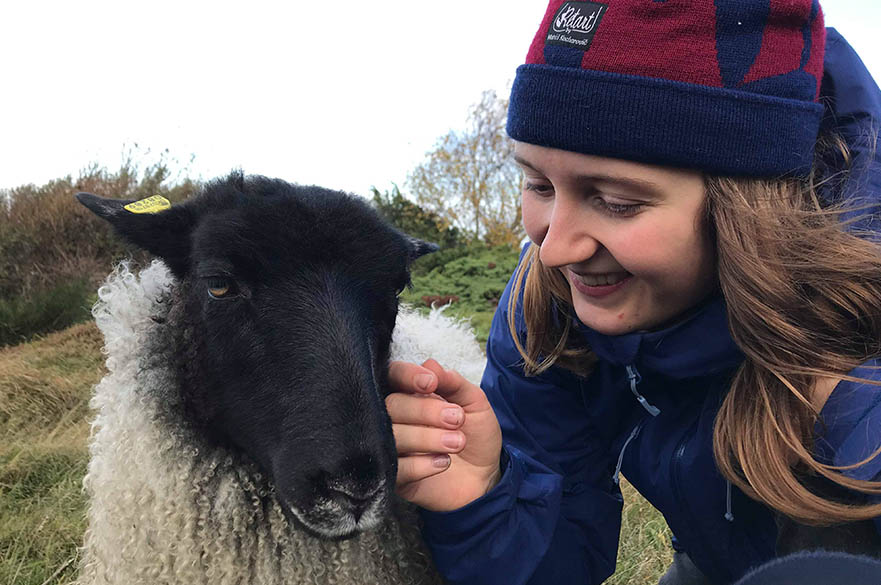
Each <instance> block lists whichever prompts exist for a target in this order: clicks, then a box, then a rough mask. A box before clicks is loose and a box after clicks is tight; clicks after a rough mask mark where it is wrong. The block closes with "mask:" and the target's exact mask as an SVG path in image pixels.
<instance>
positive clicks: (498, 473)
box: [483, 448, 508, 495]
mask: <svg viewBox="0 0 881 585" xmlns="http://www.w3.org/2000/svg"><path fill="white" fill-rule="evenodd" d="M506 467H508V453H507V452H505V449H504V448H503V449H502V450H501V452H500V453H499V464H498V466H497V467H496V469H495V471H494V472H493V474H492V475H491V476H490V477H489V480H488V481H487V484H486V490H485V491H484V492H483V495H486V494H488V493H489V492H491V491H492V489H493V488H494V487H496V486H497V485H498V484H499V482H500V481H502V474H504V472H505V468H506Z"/></svg>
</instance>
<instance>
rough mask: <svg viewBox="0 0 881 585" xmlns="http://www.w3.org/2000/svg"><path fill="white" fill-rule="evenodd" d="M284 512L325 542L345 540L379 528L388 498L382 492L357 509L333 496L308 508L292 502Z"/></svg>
mask: <svg viewBox="0 0 881 585" xmlns="http://www.w3.org/2000/svg"><path fill="white" fill-rule="evenodd" d="M282 507H283V509H284V510H285V512H286V513H288V514H289V516H290V517H292V518H293V519H294V520H295V521H296V522H297V523H298V524H300V525H301V526H302V527H303V528H304V529H305V530H306V531H307V532H309V533H310V534H312V535H313V536H315V537H317V538H322V539H325V540H345V539H347V538H353V537H355V536H357V535H358V534H360V533H362V532H365V531H367V530H373V529H374V528H376V527H377V526H379V525H380V524H381V523H382V521H383V519H384V518H385V516H386V513H387V511H388V507H389V499H388V496H387V493H386V490H382V491H380V492H379V493H377V494H376V495H375V496H373V497H372V498H371V499H369V500H367V501H365V502H364V503H363V504H362V505H361V506H358V508H357V509H353V508H352V507H351V506H346V505H344V504H342V503H341V502H340V501H339V500H338V499H336V498H333V497H330V496H328V497H320V498H317V499H316V500H315V502H314V503H313V504H312V505H311V506H310V507H308V508H302V507H299V506H297V505H295V504H293V503H285V504H283V506H282Z"/></svg>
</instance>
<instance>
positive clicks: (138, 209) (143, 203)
mask: <svg viewBox="0 0 881 585" xmlns="http://www.w3.org/2000/svg"><path fill="white" fill-rule="evenodd" d="M125 209H126V210H127V211H131V212H132V213H159V212H160V211H165V210H166V209H171V201H169V200H168V199H166V198H165V197H163V196H162V195H153V196H152V197H147V198H146V199H141V200H140V201H135V202H134V203H129V204H128V205H126V206H125Z"/></svg>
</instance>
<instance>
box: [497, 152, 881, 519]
mask: <svg viewBox="0 0 881 585" xmlns="http://www.w3.org/2000/svg"><path fill="white" fill-rule="evenodd" d="M829 144H833V145H834V146H835V147H836V149H837V151H838V152H839V153H840V154H842V155H843V156H844V157H845V159H846V158H847V152H846V147H845V146H844V144H843V142H841V141H840V140H833V141H823V142H822V143H820V147H819V148H820V149H822V150H819V152H824V153H828V151H829V150H828V145H829ZM818 160H821V159H819V158H818ZM816 168H817V169H819V168H820V167H819V166H818V167H816ZM819 174H820V173H819V171H818V170H816V169H815V172H814V173H813V174H812V175H811V176H810V177H809V178H808V179H807V180H805V179H796V178H791V179H750V178H730V177H706V179H705V185H706V192H707V200H706V204H705V211H706V220H707V221H706V224H707V229H709V230H711V232H712V234H713V236H714V239H715V244H716V255H717V272H718V283H719V287H720V289H721V292H722V295H723V296H724V298H725V301H726V303H727V307H728V323H729V329H730V332H731V335H732V337H733V339H734V341H735V343H737V345H738V346H739V347H740V349H741V350H742V351H743V353H744V355H745V356H746V359H745V360H744V362H743V364H742V365H741V366H740V367H739V369H738V371H737V372H736V374H735V376H734V378H733V381H732V383H731V387H730V389H729V391H728V394H727V396H726V398H725V400H724V401H723V404H722V406H721V409H720V411H719V414H718V416H717V418H716V426H715V432H714V437H713V449H714V453H715V458H716V462H717V465H718V466H719V469H720V470H721V471H722V473H723V474H724V475H725V477H726V478H728V479H729V480H731V481H732V482H733V483H734V484H736V485H737V486H738V487H739V488H740V489H741V490H743V491H744V493H746V494H747V495H749V496H751V497H752V498H755V499H757V500H760V501H762V502H764V503H765V504H767V505H768V506H770V507H772V508H774V509H776V510H778V511H779V512H781V513H783V514H785V515H787V516H789V517H792V518H794V519H796V520H798V521H801V522H805V523H810V524H818V525H822V524H833V523H837V522H849V521H856V520H863V519H867V518H873V517H875V516H879V515H881V504H875V505H868V504H861V503H845V502H841V501H837V500H833V499H830V498H828V497H824V496H823V495H821V494H818V493H815V491H813V490H812V489H810V488H808V487H807V486H806V481H805V479H806V478H809V477H810V476H814V477H816V476H822V477H825V478H827V479H828V480H831V481H832V482H834V483H836V484H838V485H840V486H843V487H845V488H849V489H852V490H856V491H858V492H862V493H866V494H881V482H871V481H861V480H855V479H851V478H849V477H847V476H845V475H844V474H843V473H842V471H844V470H847V469H852V468H855V467H857V466H858V465H860V464H861V463H864V462H856V463H855V464H854V465H851V466H848V467H835V466H832V465H827V464H823V463H820V462H818V461H816V460H815V459H814V457H813V456H812V454H811V451H812V441H813V429H814V425H815V423H816V422H817V420H818V417H819V409H818V408H817V406H816V405H815V404H814V403H813V402H812V400H811V398H812V390H813V388H814V385H815V384H816V382H817V381H818V380H821V379H824V378H826V379H829V378H832V379H839V378H842V379H847V380H856V379H855V378H852V377H850V376H848V375H847V372H849V371H850V370H852V369H853V368H854V367H856V366H858V365H860V364H861V363H863V362H864V361H866V360H868V359H869V358H873V357H878V356H881V246H879V245H878V244H875V243H873V242H872V241H870V240H869V239H866V238H861V237H858V236H857V235H855V234H854V233H849V232H848V231H847V230H845V229H844V224H843V222H842V221H840V219H839V217H840V215H841V211H842V208H841V207H838V206H831V207H830V206H825V207H824V206H823V205H822V204H821V201H820V198H819V196H818V192H819V187H820V184H821V182H825V183H826V188H828V189H829V190H830V191H832V190H834V187H833V185H832V184H831V183H832V182H836V183H837V184H838V185H839V189H840V188H845V187H846V186H847V183H846V182H845V181H844V180H843V179H841V177H838V178H836V179H830V178H826V179H823V180H822V181H821V179H820V178H819ZM538 252H539V247H538V246H532V247H531V248H530V249H529V250H528V252H527V254H526V256H525V257H524V259H523V262H521V265H520V266H519V267H518V270H517V272H516V273H515V282H514V286H513V293H512V295H511V298H510V303H509V306H508V326H509V328H510V330H511V334H512V336H513V338H514V342H515V344H516V346H517V349H518V351H519V352H520V354H521V356H522V357H523V360H524V370H525V371H526V373H527V375H534V374H537V373H540V372H542V371H544V370H545V369H547V368H549V367H550V366H551V365H555V364H556V365H558V366H560V367H563V368H566V369H568V370H571V371H573V372H576V373H578V374H581V375H587V374H588V373H589V372H590V371H591V369H592V367H593V364H594V363H595V361H596V358H595V356H593V354H592V352H591V351H590V348H589V347H586V346H585V345H584V344H583V342H582V341H581V340H580V339H579V337H580V336H577V335H573V332H572V330H571V322H572V318H571V317H572V316H573V309H572V299H571V293H570V289H569V285H568V283H567V282H566V280H565V279H564V277H563V276H562V274H560V272H559V271H557V270H554V269H549V268H547V267H545V266H543V265H542V264H541V262H540V260H539V257H538ZM524 279H525V284H523V281H524ZM521 286H522V289H523V294H522V302H523V316H524V322H525V325H526V331H527V335H526V339H525V346H524V344H523V343H522V342H521V340H520V338H519V337H518V335H517V333H516V327H515V323H514V308H515V307H516V305H517V303H518V300H520V298H521V295H520V290H521ZM859 381H863V380H859ZM866 382H869V383H872V384H876V385H877V383H876V382H873V381H871V380H866ZM876 454H877V453H876ZM868 459H871V457H869V458H868ZM868 459H867V460H866V461H868Z"/></svg>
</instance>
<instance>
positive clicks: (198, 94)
mask: <svg viewBox="0 0 881 585" xmlns="http://www.w3.org/2000/svg"><path fill="white" fill-rule="evenodd" d="M545 7H546V3H545V2H544V1H543V0H530V1H526V0H508V1H505V2H501V1H494V2H486V1H481V0H444V1H443V2H413V1H403V0H391V1H386V2H364V1H363V0H362V1H357V2H356V1H351V0H337V1H335V2H331V1H327V2H319V1H314V2H313V1H306V0H290V1H287V2H277V3H275V2H260V1H251V2H247V3H245V2H223V1H213V2H186V1H182V0H176V1H174V2H170V1H165V0H153V1H151V2H126V1H124V0H113V1H106V2H98V1H89V0H69V1H65V2H40V1H29V2H16V3H12V2H4V3H3V7H2V8H0V55H2V57H0V79H2V91H0V161H2V162H0V188H4V187H14V186H17V185H21V184H25V183H37V184H40V183H43V182H45V181H48V180H50V179H53V178H57V177H61V176H64V175H66V174H74V175H75V174H76V173H77V172H78V171H79V170H80V169H81V168H83V167H84V166H86V165H87V164H89V163H92V162H97V163H99V164H103V165H107V166H108V167H110V168H111V169H115V168H117V167H118V165H119V163H120V161H121V159H122V153H123V151H124V149H125V148H131V147H132V146H133V145H135V144H137V145H138V146H139V150H138V151H137V152H138V153H140V154H141V155H143V154H144V153H146V151H148V150H149V151H151V153H152V154H151V155H147V157H146V158H147V159H149V160H155V156H156V153H158V152H161V151H162V150H164V149H168V151H169V152H170V153H171V155H172V156H174V157H176V158H177V159H179V160H181V161H182V162H183V163H186V162H187V161H189V159H190V157H191V156H192V157H194V159H193V161H192V163H190V167H189V168H190V171H191V176H201V177H203V178H211V177H214V176H217V175H220V174H223V173H226V172H228V171H229V170H230V169H232V168H235V167H241V168H243V169H244V171H245V172H246V173H261V174H266V175H270V176H277V177H282V178H285V179H287V180H290V181H295V182H300V183H315V184H321V185H324V186H327V187H333V188H339V189H345V190H349V191H353V192H357V193H362V194H363V193H366V192H367V191H368V189H369V188H370V187H371V186H372V185H375V186H377V187H379V188H380V189H385V188H388V187H389V186H390V185H391V183H392V182H397V183H403V181H404V179H405V177H406V174H407V172H408V171H409V170H410V169H411V168H413V166H414V165H416V164H418V163H419V162H420V161H421V160H422V158H423V157H424V155H425V152H426V151H427V150H429V149H430V148H431V146H432V144H433V143H434V141H435V139H436V138H437V137H439V136H441V135H443V134H445V133H446V132H447V131H448V130H449V129H451V128H461V127H462V126H463V125H464V121H465V116H466V114H467V110H468V107H469V105H470V104H472V103H474V102H475V101H477V99H478V98H479V96H480V93H481V92H482V91H483V90H484V89H496V90H498V91H499V92H501V93H504V92H505V90H506V88H507V86H508V83H509V82H510V80H511V79H512V78H513V76H514V70H515V68H516V67H517V65H519V64H520V63H521V62H522V61H523V59H524V57H525V54H526V50H527V48H528V45H529V42H530V41H531V39H532V36H533V34H534V33H535V30H536V28H537V27H538V24H539V20H540V19H541V16H542V15H543V13H544V10H545ZM824 9H825V12H826V23H827V25H829V26H835V27H836V28H838V30H839V31H840V32H841V33H842V34H844V36H845V37H846V38H847V39H848V40H849V41H850V43H851V44H852V45H853V46H854V47H855V48H856V49H857V52H858V53H860V55H861V56H862V58H863V61H864V62H865V63H866V64H867V66H868V68H869V70H870V71H872V73H873V75H874V76H875V78H876V80H877V79H881V42H879V40H878V37H879V26H881V25H879V23H881V3H879V2H877V1H874V2H873V1H869V0H827V1H826V3H825V4H824Z"/></svg>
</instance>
